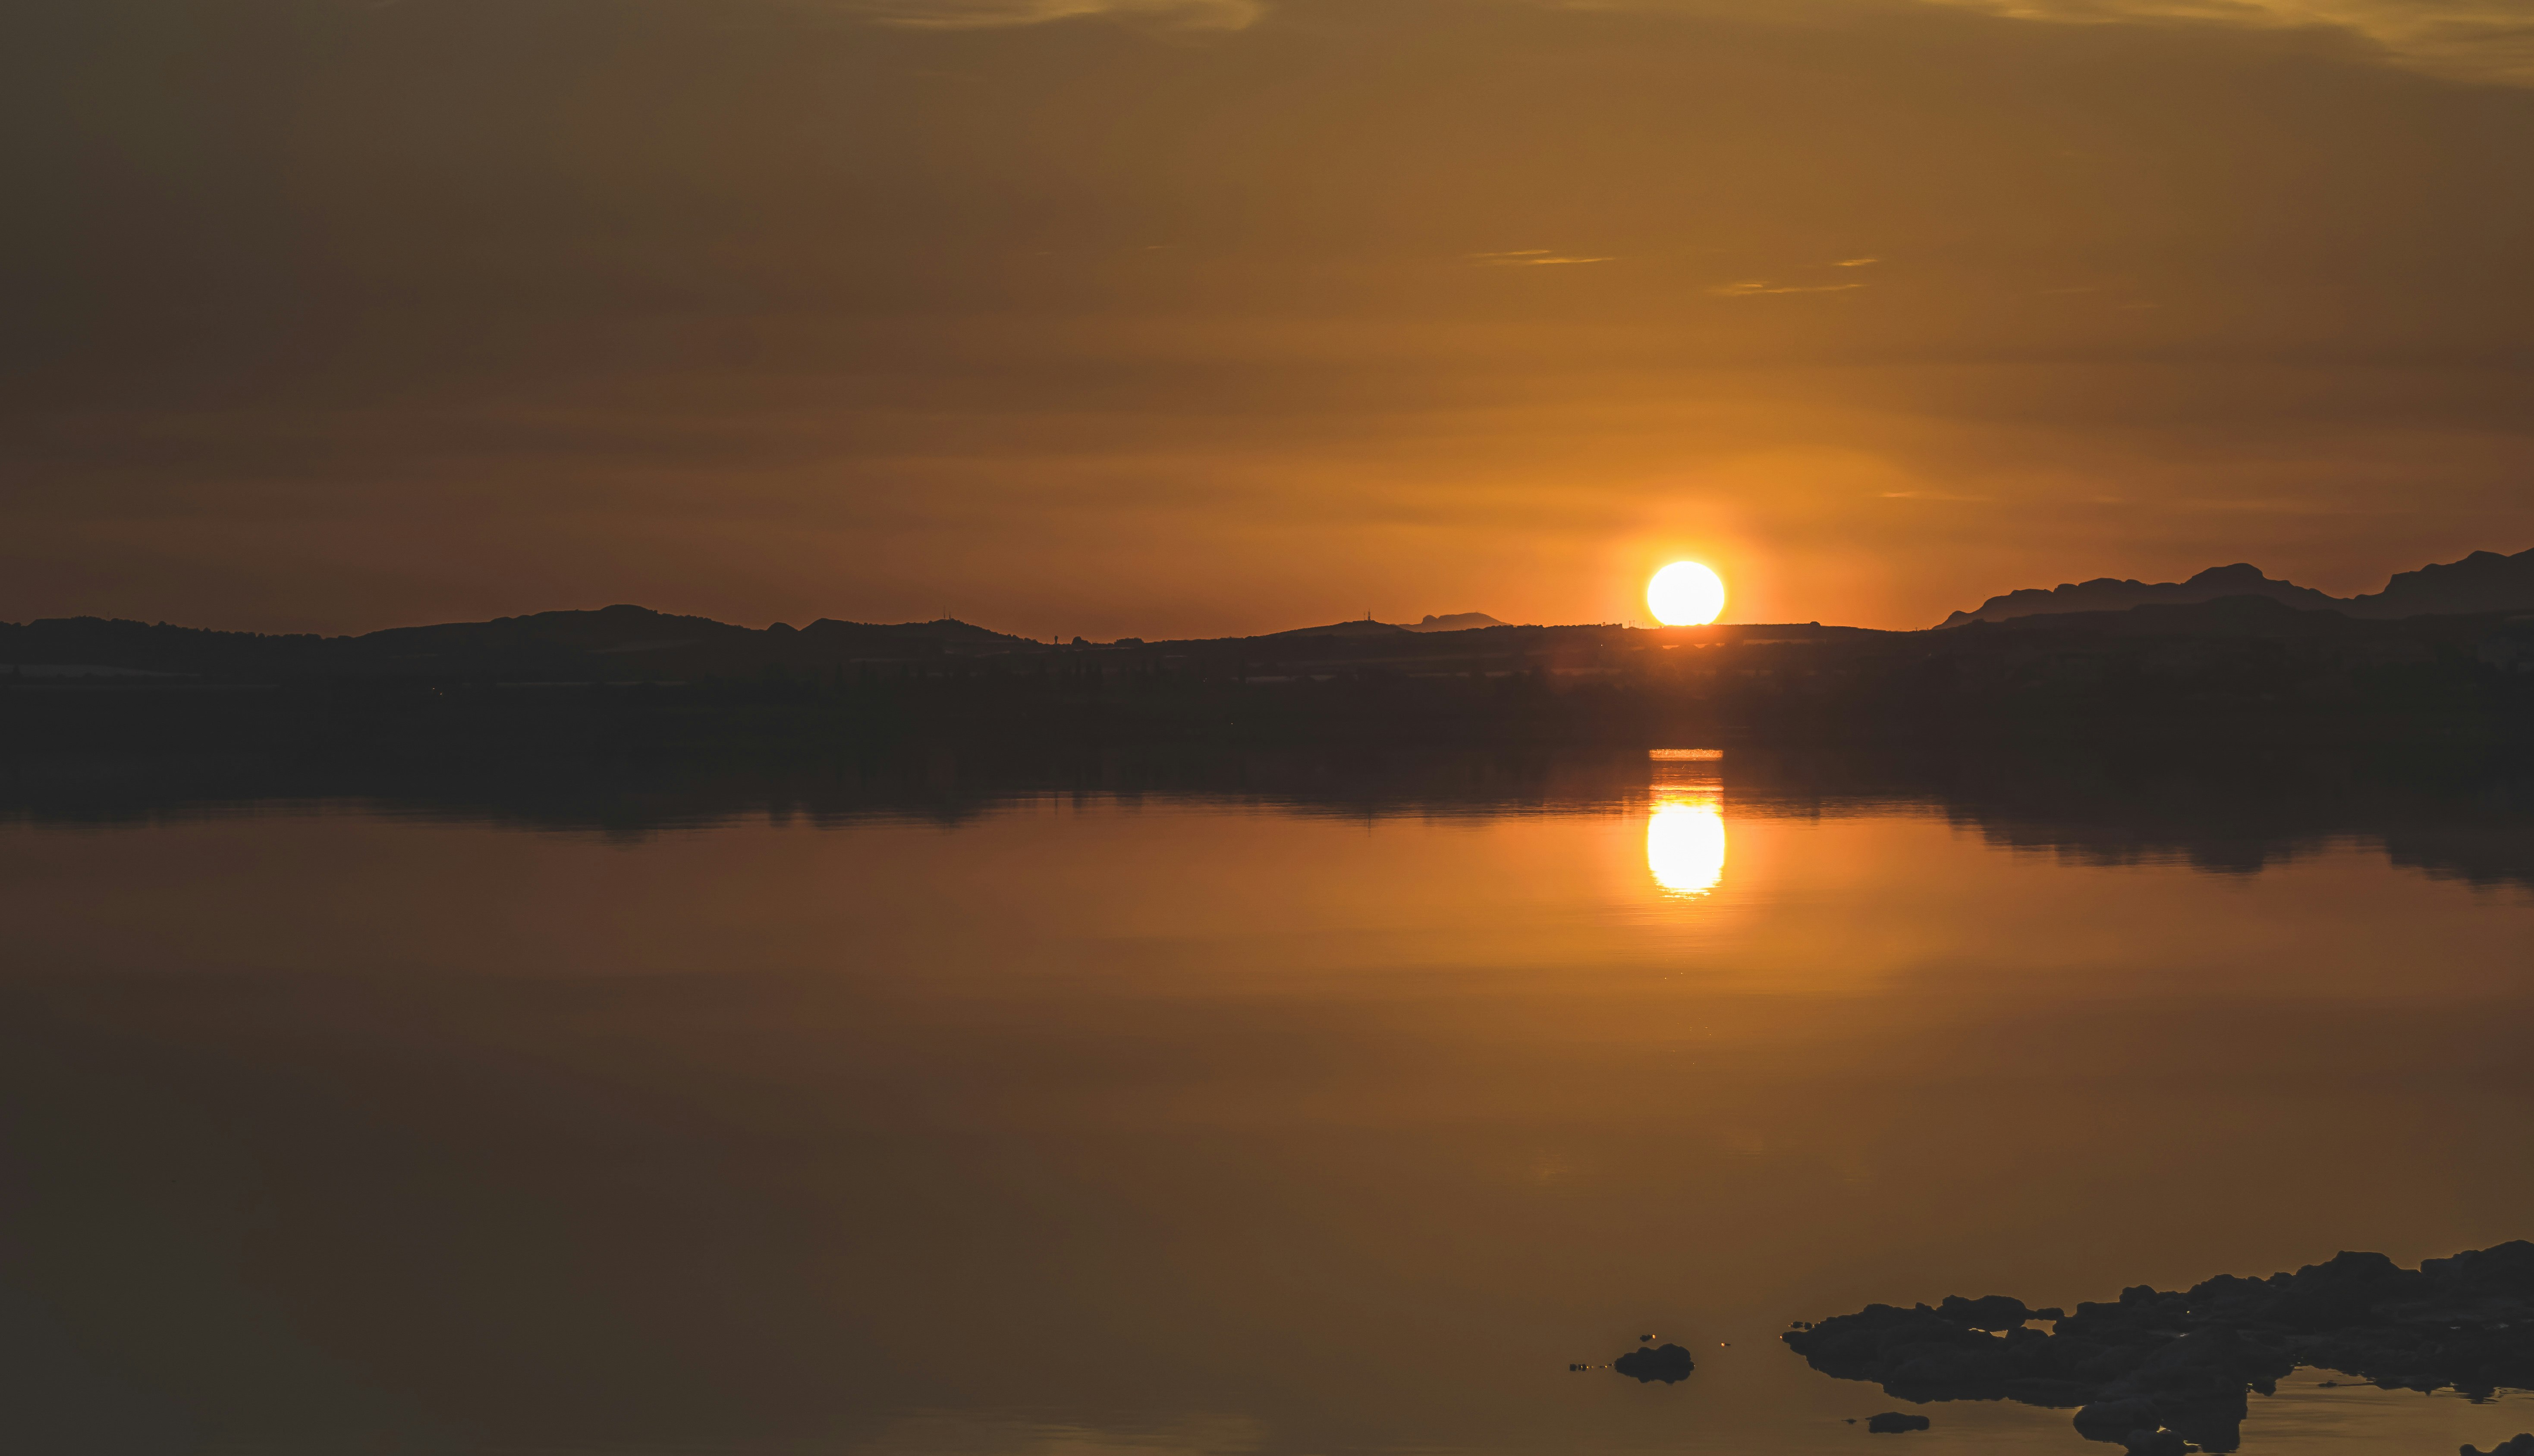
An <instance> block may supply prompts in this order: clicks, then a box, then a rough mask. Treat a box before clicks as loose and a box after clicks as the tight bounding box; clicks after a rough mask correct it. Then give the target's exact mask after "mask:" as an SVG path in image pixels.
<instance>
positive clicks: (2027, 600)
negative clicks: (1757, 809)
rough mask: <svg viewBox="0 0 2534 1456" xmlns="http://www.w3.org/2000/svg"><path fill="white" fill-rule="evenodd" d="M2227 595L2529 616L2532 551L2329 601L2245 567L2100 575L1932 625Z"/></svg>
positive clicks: (2415, 612)
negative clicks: (2172, 576)
mask: <svg viewBox="0 0 2534 1456" xmlns="http://www.w3.org/2000/svg"><path fill="white" fill-rule="evenodd" d="M2226 597H2266V598H2268V599H2269V600H2271V601H2273V602H2277V603H2280V604H2281V605H2283V606H2287V607H2293V608H2296V609H2297V610H2299V611H2301V612H2340V613H2342V614H2344V615H2347V616H2363V617H2379V618H2383V617H2403V616H2442V615H2455V614H2462V613H2466V612H2513V611H2518V610H2520V609H2521V610H2525V611H2534V550H2527V551H2522V552H2519V553H2516V554H2515V555H2512V556H2507V555H2502V554H2500V553H2497V552H2474V553H2472V554H2470V555H2468V556H2466V557H2464V558H2463V559H2462V560H2460V561H2448V562H2444V563H2442V564H2434V565H2428V566H2423V567H2421V568H2420V569H2418V570H2416V571H2403V572H2398V573H2396V574H2395V575H2394V576H2393V578H2392V579H2391V580H2390V581H2387V582H2386V583H2385V584H2384V590H2383V591H2381V592H2377V593H2375V594H2373V595H2371V596H2363V597H2334V596H2331V595H2329V594H2327V593H2324V592H2319V591H2316V590H2315V589H2314V588H2312V587H2301V586H2298V585H2297V584H2296V583H2294V582H2290V581H2280V580H2276V579H2273V578H2271V577H2267V576H2264V575H2262V572H2261V569H2260V568H2259V567H2256V566H2254V565H2252V564H2251V563H2250V562H2246V561H2237V562H2235V563H2234V564H2233V565H2231V566H2211V567H2209V568H2208V569H2207V570H2205V571H2202V572H2200V573H2199V574H2197V575H2195V576H2193V577H2191V578H2190V579H2189V580H2187V581H2158V582H2146V581H2135V580H2126V579H2122V578H2119V577H2110V576H2100V577H2096V578H2095V579H2093V580H2092V581H2080V582H2064V583H2062V584H2060V585H2059V586H2056V587H2049V588H2042V587H2026V588H2023V589H2022V590H2021V591H2014V592H2008V593H2006V594H2005V595H2004V596H1999V597H1991V598H1989V599H1988V600H1987V601H1985V602H1983V603H1981V604H1980V605H1979V606H1978V607H1976V608H1973V609H1972V610H1970V611H1968V612H1955V613H1954V614H1953V615H1951V616H1949V617H1946V618H1945V619H1944V620H1943V621H1942V622H1940V623H1938V624H1937V625H1938V626H1940V627H1959V626H1961V625H1963V624H1964V623H1967V622H1974V621H1991V622H1995V621H2007V620H2010V619H2012V618H2015V617H2019V616H2039V615H2044V614H2055V613H2060V612H2126V611H2128V610H2129V609H2131V608H2133V607H2182V606H2190V605H2193V604H2196V603H2201V602H2214V601H2217V600H2219V599H2221V598H2226Z"/></svg>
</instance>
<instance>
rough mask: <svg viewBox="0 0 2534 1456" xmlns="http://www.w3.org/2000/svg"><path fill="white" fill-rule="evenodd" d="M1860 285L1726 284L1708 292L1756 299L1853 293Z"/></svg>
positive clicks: (1723, 296) (1724, 296)
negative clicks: (1792, 295) (1770, 296)
mask: <svg viewBox="0 0 2534 1456" xmlns="http://www.w3.org/2000/svg"><path fill="white" fill-rule="evenodd" d="M1864 286H1865V285H1864V284H1862V283H1768V282H1759V283H1727V284H1725V285H1723V286H1722V287H1720V288H1711V289H1709V290H1708V291H1709V292H1710V293H1713V294H1715V295H1716V296H1717V297H1719V298H1758V297H1761V296H1762V295H1764V294H1771V293H1853V292H1855V291H1856V290H1857V289H1859V288H1862V287H1864Z"/></svg>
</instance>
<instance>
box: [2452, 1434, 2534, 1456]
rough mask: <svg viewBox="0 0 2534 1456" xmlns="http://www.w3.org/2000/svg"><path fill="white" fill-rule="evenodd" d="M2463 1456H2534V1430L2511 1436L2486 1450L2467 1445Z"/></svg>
mask: <svg viewBox="0 0 2534 1456" xmlns="http://www.w3.org/2000/svg"><path fill="white" fill-rule="evenodd" d="M2463 1456H2534V1431H2528V1432H2526V1433H2525V1434H2523V1435H2519V1436H2511V1437H2509V1438H2508V1439H2506V1440H2504V1441H2501V1442H2500V1443H2499V1444H2498V1445H2496V1446H2493V1447H2491V1448H2490V1449H2489V1450H2488V1451H2484V1450H2482V1449H2481V1447H2479V1446H2466V1447H2464V1448H2463Z"/></svg>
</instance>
